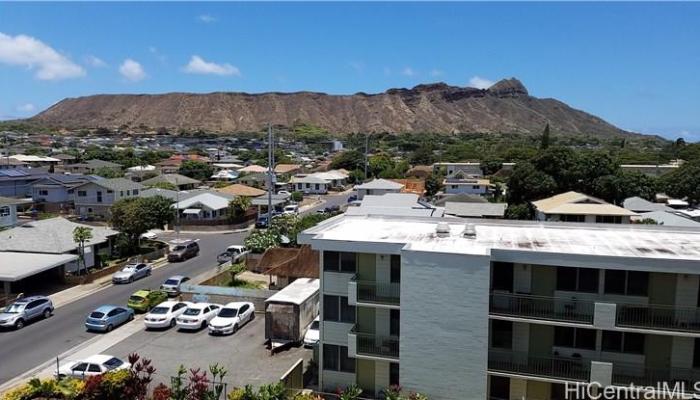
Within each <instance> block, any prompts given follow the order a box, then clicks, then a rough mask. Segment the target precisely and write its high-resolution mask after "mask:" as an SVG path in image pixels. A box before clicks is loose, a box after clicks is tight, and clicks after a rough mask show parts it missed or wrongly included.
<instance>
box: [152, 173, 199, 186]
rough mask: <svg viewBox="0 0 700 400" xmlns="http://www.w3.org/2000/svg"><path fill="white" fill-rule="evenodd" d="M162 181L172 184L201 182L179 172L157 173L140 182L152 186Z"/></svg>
mask: <svg viewBox="0 0 700 400" xmlns="http://www.w3.org/2000/svg"><path fill="white" fill-rule="evenodd" d="M162 182H167V183H171V184H173V185H177V186H180V185H197V184H199V183H201V181H198V180H196V179H192V178H190V177H188V176H185V175H180V174H163V175H158V176H154V177H153V178H151V179H146V180H145V181H143V182H141V183H142V184H143V185H146V186H152V185H156V184H158V183H162Z"/></svg>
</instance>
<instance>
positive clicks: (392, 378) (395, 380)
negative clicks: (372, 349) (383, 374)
mask: <svg viewBox="0 0 700 400" xmlns="http://www.w3.org/2000/svg"><path fill="white" fill-rule="evenodd" d="M398 385H399V364H397V363H391V364H389V386H398Z"/></svg>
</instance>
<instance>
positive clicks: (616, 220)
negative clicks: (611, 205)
mask: <svg viewBox="0 0 700 400" xmlns="http://www.w3.org/2000/svg"><path fill="white" fill-rule="evenodd" d="M595 222H596V223H598V224H621V223H622V217H621V216H619V215H617V216H616V215H596V216H595Z"/></svg>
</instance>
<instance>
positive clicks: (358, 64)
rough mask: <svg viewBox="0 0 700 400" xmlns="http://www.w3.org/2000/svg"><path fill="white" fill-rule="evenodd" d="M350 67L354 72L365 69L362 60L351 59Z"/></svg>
mask: <svg viewBox="0 0 700 400" xmlns="http://www.w3.org/2000/svg"><path fill="white" fill-rule="evenodd" d="M350 67H351V68H352V69H354V70H355V71H356V72H364V71H365V63H363V62H362V61H351V62H350Z"/></svg>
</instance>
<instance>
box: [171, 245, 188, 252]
mask: <svg viewBox="0 0 700 400" xmlns="http://www.w3.org/2000/svg"><path fill="white" fill-rule="evenodd" d="M180 250H185V246H183V245H178V246H175V248H174V249H173V251H180Z"/></svg>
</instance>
